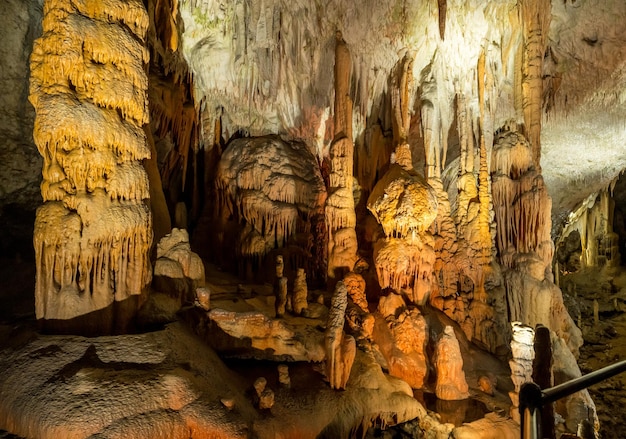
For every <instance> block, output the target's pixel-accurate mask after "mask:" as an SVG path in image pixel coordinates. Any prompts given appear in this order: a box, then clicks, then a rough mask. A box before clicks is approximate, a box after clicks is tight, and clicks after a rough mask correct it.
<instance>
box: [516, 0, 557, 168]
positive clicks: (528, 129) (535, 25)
mask: <svg viewBox="0 0 626 439" xmlns="http://www.w3.org/2000/svg"><path fill="white" fill-rule="evenodd" d="M520 3H521V8H520V13H521V16H522V23H523V27H522V28H523V36H524V49H523V69H522V72H523V74H522V90H521V91H522V108H523V111H524V125H525V132H524V134H525V135H526V137H527V138H528V142H529V143H530V145H531V148H532V158H533V165H534V166H535V168H537V169H541V168H540V161H541V118H542V116H543V111H542V107H543V58H544V53H545V51H546V40H547V35H548V29H549V28H550V17H551V11H552V5H551V4H550V1H549V0H521V2H520Z"/></svg>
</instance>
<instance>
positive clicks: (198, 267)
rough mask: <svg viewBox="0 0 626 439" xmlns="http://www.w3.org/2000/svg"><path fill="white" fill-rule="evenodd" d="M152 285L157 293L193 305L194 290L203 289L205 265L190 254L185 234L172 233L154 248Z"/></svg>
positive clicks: (192, 253) (186, 234)
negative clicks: (154, 260)
mask: <svg viewBox="0 0 626 439" xmlns="http://www.w3.org/2000/svg"><path fill="white" fill-rule="evenodd" d="M153 285H154V288H155V289H156V290H157V291H161V292H163V293H167V294H169V295H172V296H174V297H178V298H180V299H183V300H186V301H192V300H193V299H194V298H195V290H196V288H199V287H203V286H204V264H203V262H202V259H200V257H199V256H198V255H197V254H196V253H194V252H192V251H191V245H190V244H189V234H188V233H187V230H184V229H172V231H171V233H169V234H168V235H166V236H164V237H163V238H162V239H161V240H160V241H159V243H158V244H157V260H156V262H155V265H154V281H153Z"/></svg>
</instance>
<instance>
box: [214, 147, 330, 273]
mask: <svg viewBox="0 0 626 439" xmlns="http://www.w3.org/2000/svg"><path fill="white" fill-rule="evenodd" d="M216 185H217V194H218V201H217V203H216V209H217V213H216V214H217V216H218V228H217V230H216V232H217V235H216V238H217V246H218V247H217V249H218V250H219V251H218V252H217V253H218V254H216V255H215V256H216V257H218V258H223V259H222V260H221V261H220V262H222V263H224V264H225V265H226V266H229V264H231V265H235V267H236V268H238V271H239V272H240V273H241V274H242V275H244V276H248V277H252V276H253V274H252V272H253V270H254V271H256V272H258V271H259V270H258V269H257V268H258V267H264V265H263V262H264V261H265V256H266V255H268V254H269V253H270V252H272V251H273V250H275V249H284V250H281V251H282V252H283V254H284V255H285V263H286V264H287V266H286V268H287V270H288V271H294V272H295V270H296V269H297V268H298V267H306V268H307V270H313V269H315V271H316V272H317V271H319V270H320V267H319V266H316V265H315V264H319V263H321V261H322V260H323V259H324V256H325V253H319V246H317V244H316V243H315V242H314V238H313V235H312V233H314V232H315V231H316V229H315V227H313V226H312V224H315V223H316V222H319V221H322V210H321V209H322V208H323V206H324V201H325V200H326V189H325V187H324V181H323V180H322V176H321V174H320V171H319V165H318V163H317V160H316V158H315V156H313V154H311V152H310V151H309V150H308V148H307V146H306V145H304V144H303V143H299V142H290V143H287V142H285V141H283V140H281V139H280V138H277V137H263V138H257V139H246V138H242V139H237V140H233V141H232V142H230V144H229V145H228V147H227V148H226V150H225V151H224V153H223V154H222V157H221V160H220V162H219V165H218V168H217V176H216ZM315 238H316V240H319V238H320V237H317V236H316V237H315ZM322 238H323V237H322ZM233 249H234V251H233ZM316 252H317V253H316ZM271 259H273V258H271ZM292 261H294V262H293V263H292ZM272 262H273V261H272ZM269 265H270V264H269V261H268V264H267V266H268V267H269ZM292 265H293V266H292ZM256 274H257V273H255V275H256Z"/></svg>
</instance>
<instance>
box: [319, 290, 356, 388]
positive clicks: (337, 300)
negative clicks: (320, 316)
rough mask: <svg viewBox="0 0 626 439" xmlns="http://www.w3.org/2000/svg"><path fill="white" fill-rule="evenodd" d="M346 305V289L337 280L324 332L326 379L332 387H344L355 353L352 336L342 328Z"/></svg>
mask: <svg viewBox="0 0 626 439" xmlns="http://www.w3.org/2000/svg"><path fill="white" fill-rule="evenodd" d="M347 306H348V291H347V289H346V286H345V284H344V283H343V281H339V282H337V285H336V286H335V291H334V293H333V297H332V298H331V303H330V311H329V313H328V321H327V323H326V331H325V333H324V346H325V349H326V379H328V383H329V384H330V387H331V388H333V389H345V388H346V385H347V383H348V379H349V378H350V370H351V369H352V363H353V362H354V356H355V354H356V345H355V341H354V337H352V336H351V335H348V334H346V333H345V332H344V330H343V326H344V322H345V318H346V307H347Z"/></svg>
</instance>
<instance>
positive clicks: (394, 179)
mask: <svg viewBox="0 0 626 439" xmlns="http://www.w3.org/2000/svg"><path fill="white" fill-rule="evenodd" d="M367 207H368V209H369V210H370V212H372V214H373V215H374V217H375V218H376V219H377V220H378V222H379V223H380V224H381V225H382V227H383V231H384V233H385V235H386V238H381V239H380V240H379V241H378V242H376V244H375V249H374V263H375V266H376V272H377V273H378V282H379V284H380V286H381V288H387V287H391V288H393V289H395V290H396V291H400V290H403V291H405V293H406V294H407V295H408V297H409V298H410V300H411V301H413V302H414V303H419V304H423V303H425V302H426V301H427V300H428V295H429V293H430V289H431V283H432V279H431V277H432V274H433V266H434V263H435V252H434V239H433V237H432V235H431V233H430V232H429V231H428V228H429V227H430V225H431V224H432V223H433V221H434V220H435V217H436V215H437V197H436V195H435V193H434V191H433V190H432V188H431V187H430V186H429V185H428V183H427V182H426V181H425V180H424V179H423V178H422V177H421V176H420V175H419V174H417V173H416V172H415V171H407V170H405V169H403V168H402V167H401V166H400V165H397V164H394V165H391V167H390V169H389V171H388V172H387V174H385V176H384V177H383V178H382V179H380V180H379V181H378V183H377V184H376V186H375V187H374V190H373V191H372V193H371V194H370V196H369V198H368V202H367Z"/></svg>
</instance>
